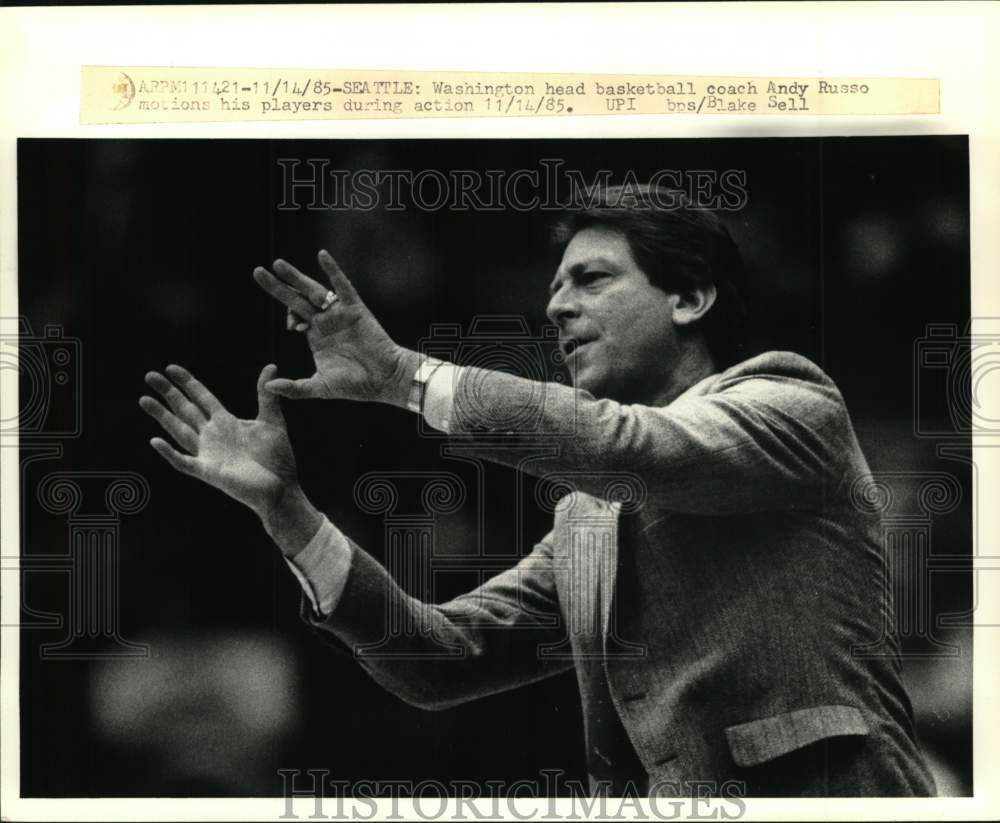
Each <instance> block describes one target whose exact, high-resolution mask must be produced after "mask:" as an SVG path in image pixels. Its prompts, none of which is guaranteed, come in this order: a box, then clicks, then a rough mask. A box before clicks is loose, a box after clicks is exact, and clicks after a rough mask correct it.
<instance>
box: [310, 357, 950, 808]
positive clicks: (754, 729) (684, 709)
mask: <svg viewBox="0 0 1000 823" xmlns="http://www.w3.org/2000/svg"><path fill="white" fill-rule="evenodd" d="M528 405H530V407H531V409H532V412H533V413H532V414H528V415H521V419H522V420H524V421H525V422H524V424H523V427H524V432H523V435H522V434H519V432H517V431H514V432H504V434H506V435H507V442H511V443H518V442H520V441H521V440H522V439H527V438H529V437H531V438H533V439H536V440H537V438H538V437H539V436H540V437H542V438H543V439H544V438H545V437H548V436H551V437H553V438H554V439H553V441H552V442H554V443H558V445H559V448H558V454H556V455H553V456H551V457H544V458H538V459H533V460H532V461H530V462H529V463H527V464H521V462H520V461H521V460H523V450H522V451H518V450H516V449H511V450H510V451H505V450H503V449H501V450H496V449H495V448H494V449H488V450H487V449H485V448H484V449H483V452H482V455H483V456H484V457H487V458H489V459H492V460H497V459H499V460H500V461H501V462H505V463H507V464H508V465H511V466H514V467H517V468H520V469H521V470H524V471H528V472H530V473H532V474H536V475H539V476H547V477H550V478H551V477H555V476H560V477H562V478H563V479H567V478H568V480H571V481H572V482H573V484H574V485H575V487H576V489H577V490H578V491H577V492H575V493H572V494H569V495H567V496H566V497H564V498H563V499H562V501H561V502H560V503H559V504H558V505H557V506H556V507H555V517H554V524H553V529H552V531H551V532H550V533H549V534H548V535H547V536H546V537H545V538H544V539H543V540H542V541H541V542H540V543H538V544H537V545H536V546H535V548H534V550H533V551H532V552H531V553H530V554H529V555H528V556H526V557H525V558H524V559H522V560H521V562H520V563H519V564H518V565H517V566H515V567H514V568H512V569H510V570H508V571H506V572H503V573H501V574H500V575H498V576H496V577H495V578H493V579H491V580H489V581H488V582H486V583H485V584H484V585H483V586H481V587H479V588H478V589H476V590H474V591H472V592H470V593H468V594H465V595H463V596H461V597H458V598H456V599H454V600H452V601H450V602H448V603H444V604H441V605H435V606H431V605H427V604H421V603H419V602H418V601H416V600H415V599H413V598H411V597H409V596H408V595H406V594H405V593H404V592H402V591H401V590H400V589H399V587H397V586H396V585H395V584H394V583H393V582H392V581H391V580H390V579H389V577H388V576H387V574H386V573H385V571H384V570H383V569H382V567H381V566H379V564H378V563H376V562H375V561H374V560H373V559H372V558H371V557H370V556H369V555H368V554H366V553H365V552H364V551H363V550H361V549H360V548H358V547H356V546H355V547H353V548H354V556H353V560H352V566H351V572H350V575H349V577H348V580H347V583H346V587H345V589H344V592H343V595H342V598H341V600H340V603H339V605H338V606H337V608H336V610H335V611H334V613H333V615H332V616H330V617H328V618H326V619H325V620H318V619H315V618H311V620H312V622H313V623H314V624H316V625H318V626H319V627H321V628H322V629H324V630H328V631H330V632H332V633H333V634H334V635H336V637H337V638H339V640H340V641H342V642H343V643H346V644H347V645H348V646H349V647H350V648H356V647H357V646H358V645H359V644H372V643H375V642H377V641H384V639H385V638H384V630H385V615H386V614H388V613H389V611H390V610H391V609H396V610H403V611H404V612H406V613H408V614H409V615H410V616H411V617H412V619H413V621H415V625H417V626H418V627H419V628H420V630H418V631H416V632H412V633H410V634H409V635H406V636H402V635H401V636H398V637H393V638H391V639H390V643H391V644H392V646H393V651H394V652H397V653H403V654H404V655H405V656H404V657H400V656H398V654H397V656H396V657H394V658H393V659H381V658H378V659H374V658H373V659H366V658H365V656H364V655H363V654H362V655H360V656H359V661H360V662H361V664H362V665H363V666H365V668H366V669H367V670H368V672H369V673H370V674H371V675H372V677H374V678H375V679H376V680H377V681H378V682H379V683H381V684H382V685H383V686H385V687H386V688H387V689H389V690H391V691H393V692H394V693H396V694H398V695H399V696H400V697H402V698H403V699H404V700H407V701H408V702H411V703H414V704H416V705H419V706H424V707H427V708H446V707H448V706H450V705H454V704H457V703H460V702H463V701H466V700H470V699H473V698H476V697H481V696H483V695H487V694H491V693H495V692H499V691H502V690H505V689H510V688H513V687H515V686H519V685H521V684H524V683H529V682H532V681H535V680H538V679H540V678H543V677H546V676H548V675H551V674H554V673H556V672H559V671H562V670H565V669H567V668H569V667H571V666H572V667H575V669H576V672H577V676H578V679H579V683H580V690H581V696H582V700H583V709H584V715H585V722H586V725H587V736H588V746H589V747H590V749H591V751H590V752H589V753H590V754H591V755H592V758H591V759H592V762H593V760H594V758H593V754H594V752H593V748H594V747H595V736H597V735H598V734H599V731H600V722H599V721H601V719H602V717H603V716H606V714H607V712H608V711H609V709H610V707H608V706H604V705H602V702H601V699H602V697H603V698H604V700H605V701H607V700H608V699H610V702H611V704H612V706H613V710H614V711H613V714H612V717H614V718H615V721H616V722H618V721H619V720H620V724H621V727H623V729H624V732H625V733H626V734H627V740H628V741H629V742H630V743H631V747H632V748H633V749H634V753H635V754H636V755H638V761H639V763H641V768H642V770H644V771H645V773H646V774H647V775H648V776H649V779H650V780H651V781H671V782H681V781H703V780H712V781H716V784H717V785H718V784H720V783H722V782H723V781H727V780H737V781H742V782H744V783H745V784H746V785H747V789H748V791H749V793H751V794H771V795H790V794H813V795H881V796H903V795H925V794H930V793H932V792H933V784H932V781H931V779H930V777H929V774H928V772H927V769H926V767H925V766H924V764H923V762H922V759H921V757H920V754H919V752H918V750H917V746H916V743H915V736H914V731H913V721H912V709H911V706H910V703H909V699H908V697H907V695H906V692H905V691H904V688H903V686H902V682H901V677H900V660H899V654H898V648H897V644H896V640H895V637H894V633H893V623H892V608H891V603H889V602H887V599H886V598H887V589H886V587H885V585H884V580H883V574H884V570H883V563H882V557H881V548H880V545H879V538H880V525H879V520H878V516H877V514H874V513H872V512H870V511H868V510H866V508H865V506H864V505H863V503H864V500H863V493H859V489H860V488H862V486H861V485H859V484H863V483H864V478H865V477H866V476H867V475H868V473H869V470H868V467H867V465H866V463H865V459H864V456H863V455H862V453H861V450H860V448H859V446H858V443H857V440H856V438H855V435H854V432H853V429H852V427H851V423H850V420H849V418H848V414H847V411H846V408H845V406H844V403H843V399H842V398H841V396H840V393H839V392H838V390H837V388H836V387H835V386H834V384H833V383H832V382H831V381H830V379H829V378H828V377H827V376H826V375H825V374H823V372H822V371H820V369H819V368H817V367H816V366H815V365H814V364H812V363H810V362H809V361H808V360H805V359H804V358H802V357H800V356H798V355H794V354H789V353H785V352H771V353H768V354H764V355H761V356H759V357H755V358H753V359H751V360H748V361H745V362H743V363H740V364H738V365H736V366H734V367H733V368H730V369H728V370H727V371H724V372H722V373H720V374H715V375H712V376H710V377H708V378H706V379H705V380H702V381H701V382H699V383H697V384H696V385H694V386H692V387H691V388H690V389H689V390H688V391H686V392H685V393H684V394H682V395H681V396H680V397H678V398H677V399H676V400H675V401H673V402H672V403H670V404H669V405H668V406H666V407H663V408H651V407H643V406H624V405H621V404H618V403H616V402H614V401H611V400H595V399H593V398H592V397H591V396H590V395H588V394H586V393H584V392H579V391H574V390H572V389H569V388H567V387H564V386H560V385H556V384H545V386H544V389H540V384H537V383H529V382H528V381H525V380H522V379H520V378H516V377H511V376H508V375H504V374H499V373H494V372H483V371H478V370H472V369H470V370H467V371H466V372H465V374H464V377H463V379H462V380H461V381H460V382H459V384H458V386H457V387H456V393H455V404H454V413H453V420H452V424H451V426H452V431H453V432H457V433H459V435H458V436H465V437H467V438H468V440H469V442H470V443H472V444H475V443H478V442H484V443H485V442H486V440H487V439H488V436H489V434H490V433H491V432H493V433H495V429H496V427H495V425H494V423H493V422H491V421H498V420H501V421H502V420H511V419H514V418H516V417H517V411H518V409H523V408H525V407H526V406H528ZM508 425H509V424H508ZM570 435H571V436H570ZM616 478H619V479H620V478H626V481H623V482H627V480H628V479H630V478H631V479H632V490H633V494H632V501H631V502H627V503H626V504H625V505H624V507H621V511H619V509H620V506H619V504H617V503H615V502H613V501H614V500H615V499H616V498H617V497H620V496H621V494H622V488H623V483H622V482H616ZM636 498H638V499H636ZM446 647H450V648H452V649H453V650H455V649H457V650H459V651H460V656H458V657H454V656H452V657H447V658H443V657H442V656H441V655H440V654H437V655H435V654H433V652H435V651H436V652H440V651H441V649H442V648H446ZM407 653H408V654H407ZM602 713H603V714H602ZM612 737H613V735H612ZM598 754H601V753H600V752H598ZM602 756H603V755H602ZM611 765H612V768H613V766H614V764H611ZM592 771H594V770H592ZM717 790H718V789H717Z"/></svg>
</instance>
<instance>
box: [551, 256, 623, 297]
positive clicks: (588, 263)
mask: <svg viewBox="0 0 1000 823" xmlns="http://www.w3.org/2000/svg"><path fill="white" fill-rule="evenodd" d="M594 267H600V268H605V269H609V270H610V271H612V272H617V271H618V265H617V264H616V263H615V261H614V260H612V259H611V258H610V257H604V256H602V255H597V256H596V257H588V258H585V259H584V260H581V261H579V262H578V263H574V264H573V265H572V266H570V267H569V269H568V272H569V276H570V277H575V276H576V275H578V274H580V273H581V272H584V271H586V270H587V269H590V268H594ZM561 275H562V273H561V272H556V276H555V277H553V278H552V282H551V283H549V294H555V293H556V284H557V283H558V282H559V278H560V277H561Z"/></svg>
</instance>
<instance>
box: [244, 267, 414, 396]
mask: <svg viewBox="0 0 1000 823" xmlns="http://www.w3.org/2000/svg"><path fill="white" fill-rule="evenodd" d="M318 260H319V265H320V267H321V268H322V269H323V271H324V273H325V274H326V276H327V278H328V279H329V281H330V286H329V287H327V286H324V285H321V284H320V283H318V282H316V281H315V280H313V279H312V278H310V277H307V276H306V275H304V274H303V273H302V272H301V271H299V270H298V269H297V268H295V266H293V265H291V264H290V263H287V262H285V261H284V260H276V261H275V262H274V267H273V268H274V271H273V272H271V271H269V270H268V269H265V268H263V267H262V266H258V267H257V268H256V269H254V273H253V275H254V280H256V281H257V283H258V285H260V287H261V288H263V289H264V291H266V292H267V293H268V294H270V295H271V296H272V297H274V298H275V299H277V300H279V301H281V302H282V303H284V304H285V306H287V307H288V310H289V317H290V321H289V326H290V327H291V326H293V325H294V326H295V327H296V328H298V329H300V330H304V331H305V335H306V340H307V341H308V342H309V347H310V348H311V349H312V353H313V360H314V362H315V365H316V372H315V374H313V375H312V377H307V378H302V379H299V380H289V379H285V378H278V379H269V380H268V381H267V383H266V389H267V390H268V391H270V392H274V393H275V394H280V395H282V396H284V397H290V398H295V399H299V398H327V399H333V398H343V399H348V400H370V401H380V402H384V403H394V404H396V405H405V404H406V396H407V393H408V391H409V383H410V379H411V378H412V376H413V373H414V372H415V371H416V368H417V365H418V361H419V355H417V353H416V352H413V351H410V350H408V349H404V348H403V347H401V346H398V345H397V344H396V343H395V342H394V341H393V340H392V338H391V337H389V335H388V334H387V333H386V331H385V329H383V328H382V326H381V324H379V322H378V321H377V320H376V319H375V316H374V315H373V314H372V313H371V311H369V309H368V307H367V306H365V304H364V303H363V302H362V300H361V298H360V297H359V296H358V293H357V292H356V291H355V289H354V286H353V285H351V282H350V280H348V279H347V275H345V274H344V272H343V271H341V269H340V266H338V265H337V263H336V261H335V260H334V259H333V257H331V256H330V254H329V253H328V252H327V251H325V250H324V251H321V252H320V253H319V255H318ZM303 325H304V326H305V328H304V329H303V328H302V326H303Z"/></svg>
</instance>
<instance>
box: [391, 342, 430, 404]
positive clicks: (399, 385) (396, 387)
mask: <svg viewBox="0 0 1000 823" xmlns="http://www.w3.org/2000/svg"><path fill="white" fill-rule="evenodd" d="M424 359H425V358H424V355H422V354H420V353H419V352H415V351H413V350H412V349H403V348H401V349H400V350H399V355H398V358H397V361H396V368H395V369H394V370H393V373H392V376H391V377H390V378H389V380H388V381H386V385H385V395H384V400H385V402H386V403H389V404H391V405H393V406H398V407H399V408H401V409H405V408H406V407H407V402H408V401H409V397H410V389H411V387H412V385H413V376H414V375H415V374H416V373H417V369H418V368H420V364H421V363H422V362H423V360H424Z"/></svg>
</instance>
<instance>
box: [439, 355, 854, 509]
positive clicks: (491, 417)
mask: <svg viewBox="0 0 1000 823" xmlns="http://www.w3.org/2000/svg"><path fill="white" fill-rule="evenodd" d="M714 379H715V380H716V381H717V382H716V385H714V386H713V387H712V390H711V391H708V392H705V393H699V392H698V387H697V386H696V387H693V389H692V390H690V391H688V392H687V393H685V394H683V395H681V396H680V397H679V398H678V399H676V400H675V401H674V402H672V403H670V404H669V405H667V406H664V407H662V408H656V407H650V406H641V405H623V404H621V403H617V402H615V401H613V400H596V399H594V397H593V396H592V395H590V394H589V393H587V392H584V391H580V390H574V389H571V388H569V387H566V386H562V385H559V384H556V383H538V382H533V381H528V380H525V379H523V378H519V377H514V376H511V375H508V374H504V373H501V372H495V371H485V370H482V369H476V368H467V369H463V370H462V377H461V379H460V380H459V381H458V383H457V385H456V386H455V387H454V400H453V407H452V412H451V414H452V417H451V423H450V431H451V433H452V434H453V435H457V436H459V437H465V438H467V439H468V440H470V441H471V442H472V443H473V444H477V443H480V442H481V443H483V444H484V445H485V444H486V443H490V444H492V445H491V447H490V448H484V449H482V451H481V452H480V454H481V456H482V457H483V458H484V459H491V460H495V461H497V462H501V463H505V464H507V465H510V466H515V467H518V468H522V469H523V470H525V471H528V472H530V473H532V474H536V475H539V476H543V475H547V474H551V473H555V474H559V473H561V472H568V473H570V475H571V476H572V475H576V476H577V477H578V478H579V479H578V480H577V481H575V483H576V486H577V488H578V489H579V490H580V491H583V492H586V493H588V494H591V495H595V496H602V495H603V494H604V493H605V488H606V485H607V484H606V483H604V482H602V478H601V475H602V474H605V475H607V474H621V473H625V474H631V475H632V476H633V477H635V478H637V479H638V480H639V481H640V483H641V484H642V486H643V487H644V490H645V493H646V494H647V495H648V497H649V498H650V499H652V500H655V502H656V504H657V505H658V506H660V507H662V508H663V509H665V510H667V511H677V512H684V513H689V514H705V515H720V514H740V513H745V512H761V511H773V510H780V509H788V508H796V507H808V506H811V505H815V504H817V503H818V502H819V501H821V500H822V499H823V495H825V494H826V493H828V491H829V490H830V487H831V484H832V485H838V484H839V483H840V482H841V480H842V479H843V475H844V471H845V469H846V467H847V465H848V462H849V460H850V459H851V456H852V454H853V453H854V451H853V449H854V448H855V447H854V443H855V441H854V435H853V431H852V429H851V425H850V421H849V419H848V417H847V412H846V409H845V407H844V403H843V399H842V398H841V396H840V393H839V391H838V390H837V388H836V386H835V385H834V384H833V382H832V381H831V380H830V379H829V378H828V377H827V376H826V375H825V374H824V373H823V372H822V371H821V370H820V369H819V368H818V367H817V366H815V365H814V364H812V363H811V362H809V361H808V360H806V359H805V358H803V357H800V356H798V355H795V354H790V353H771V354H768V355H762V356H760V357H758V358H754V359H753V360H749V361H746V362H745V363H743V364H740V366H738V367H734V368H733V369H730V370H729V371H726V372H723V373H722V374H721V375H718V376H717V377H716V378H714ZM525 442H533V443H542V444H547V445H549V446H554V447H555V448H554V449H552V450H551V451H553V452H555V453H554V454H552V455H550V456H543V457H539V458H537V459H533V460H531V461H528V462H525V461H524V448H523V446H524V443H525ZM498 443H500V444H504V443H507V444H510V445H511V446H515V445H516V446H519V447H520V448H510V449H504V448H503V447H502V446H501V447H499V448H498V447H497V444H498Z"/></svg>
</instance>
